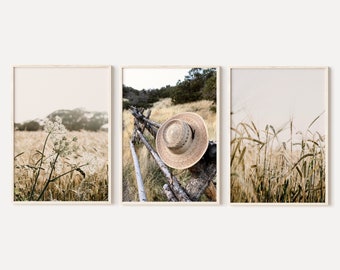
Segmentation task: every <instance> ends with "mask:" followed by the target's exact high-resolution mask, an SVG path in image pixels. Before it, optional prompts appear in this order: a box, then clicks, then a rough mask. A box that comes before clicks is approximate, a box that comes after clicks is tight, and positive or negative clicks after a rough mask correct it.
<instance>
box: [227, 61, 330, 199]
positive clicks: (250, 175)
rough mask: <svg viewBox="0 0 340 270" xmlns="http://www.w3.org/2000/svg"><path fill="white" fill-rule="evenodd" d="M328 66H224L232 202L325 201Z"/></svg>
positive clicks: (326, 190)
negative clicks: (225, 73) (226, 82)
mask: <svg viewBox="0 0 340 270" xmlns="http://www.w3.org/2000/svg"><path fill="white" fill-rule="evenodd" d="M328 73H329V71H328V67H284V66H267V67H266V66H265V67H244V66H242V67H229V96H230V99H229V100H230V108H231V109H230V112H231V113H230V128H231V131H230V144H229V147H230V148H229V149H230V183H229V201H230V203H232V204H247V205H253V204H256V205H257V204H264V205H268V204H275V205H301V204H304V205H311V204H313V205H327V204H328V197H329V191H328V186H329V184H328V176H329V170H328V142H329V136H328V129H329V127H328V121H329V118H328V92H329V89H328V80H329V78H328V76H329V75H328Z"/></svg>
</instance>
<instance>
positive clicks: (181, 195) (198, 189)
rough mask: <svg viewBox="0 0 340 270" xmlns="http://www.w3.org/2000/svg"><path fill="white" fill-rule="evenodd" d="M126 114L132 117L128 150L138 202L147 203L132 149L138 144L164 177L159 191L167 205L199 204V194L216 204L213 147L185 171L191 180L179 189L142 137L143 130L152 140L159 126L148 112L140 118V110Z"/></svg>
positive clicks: (166, 167) (211, 143)
mask: <svg viewBox="0 0 340 270" xmlns="http://www.w3.org/2000/svg"><path fill="white" fill-rule="evenodd" d="M130 112H131V114H132V115H133V117H134V130H133V133H132V137H131V140H130V150H131V154H132V157H133V163H134V167H135V174H136V181H137V187H138V195H139V200H140V201H147V194H146V192H145V189H144V184H143V178H142V174H141V170H140V166H139V161H138V156H137V151H136V147H135V146H136V145H137V144H140V143H142V144H144V146H145V147H146V148H147V150H148V151H149V152H150V154H151V156H152V157H153V158H154V160H155V161H156V163H157V165H158V167H159V169H160V171H161V172H162V173H163V175H164V178H165V184H164V185H163V191H164V193H165V195H166V197H167V199H168V201H171V202H177V201H184V202H190V201H199V200H200V199H201V197H202V195H203V194H205V196H206V197H207V198H208V200H211V201H216V186H215V184H214V182H213V180H214V179H215V177H216V143H215V142H212V141H210V142H209V146H208V149H207V151H206V153H205V154H204V156H203V158H202V159H201V160H200V161H199V162H198V163H196V164H195V165H194V166H192V167H191V168H189V169H188V170H189V171H190V173H191V178H190V180H189V182H188V183H187V184H186V186H185V187H183V186H182V184H181V182H180V181H179V180H178V179H177V178H176V177H175V176H174V175H173V174H172V173H171V169H170V168H168V166H167V165H166V164H165V163H164V162H163V161H162V159H161V158H160V157H159V155H158V153H157V152H156V151H155V149H153V147H152V145H151V144H150V142H149V141H148V140H147V139H146V137H145V136H144V132H145V131H146V130H147V131H148V132H149V133H150V134H151V135H152V137H153V138H154V139H155V138H156V134H157V131H158V129H159V127H160V126H161V125H160V124H159V123H157V122H155V121H152V120H150V115H151V110H147V111H146V113H145V115H144V109H138V108H136V107H130Z"/></svg>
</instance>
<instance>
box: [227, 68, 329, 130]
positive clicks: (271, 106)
mask: <svg viewBox="0 0 340 270" xmlns="http://www.w3.org/2000/svg"><path fill="white" fill-rule="evenodd" d="M231 72H232V77H231V82H232V84H231V108H232V112H233V114H232V116H231V119H232V123H233V126H235V124H237V123H239V122H249V121H250V120H252V121H254V123H255V124H256V125H257V126H258V127H259V128H260V129H262V130H263V129H264V128H265V126H266V124H269V125H273V126H274V128H276V130H277V129H279V128H280V127H281V126H283V125H284V124H285V123H286V122H288V121H289V119H290V118H291V117H293V124H294V127H295V130H298V131H303V132H305V131H306V130H307V128H308V125H309V124H310V123H311V122H312V121H313V120H314V119H315V118H316V117H317V116H318V115H319V114H321V113H322V112H323V111H325V110H326V90H325V88H326V86H325V83H326V76H325V70H324V69H321V68H320V69H232V71H231ZM325 118H326V115H325V114H323V116H322V117H320V118H319V120H318V121H316V122H315V124H313V129H312V130H314V131H319V132H320V133H321V134H325V123H326V122H325V121H326V119H325Z"/></svg>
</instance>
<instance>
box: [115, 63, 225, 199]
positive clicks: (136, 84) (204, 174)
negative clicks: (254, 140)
mask: <svg viewBox="0 0 340 270" xmlns="http://www.w3.org/2000/svg"><path fill="white" fill-rule="evenodd" d="M218 95H219V68H218V67H210V66H209V67H206V66H194V67H193V66H169V67H166V66H147V67H145V66H143V67H123V68H122V110H123V113H122V185H121V186H122V202H123V203H126V204H129V203H130V204H131V203H132V204H146V203H161V204H166V203H168V204H172V205H177V204H181V203H184V204H190V203H193V204H200V203H204V204H212V203H218V202H219V180H218V164H219V160H218V150H217V149H218V143H219V142H218V136H219V134H218V122H219V121H218V119H219V100H218Z"/></svg>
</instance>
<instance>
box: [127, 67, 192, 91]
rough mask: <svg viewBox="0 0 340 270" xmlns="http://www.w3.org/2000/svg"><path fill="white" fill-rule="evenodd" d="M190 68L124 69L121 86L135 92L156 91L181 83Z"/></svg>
mask: <svg viewBox="0 0 340 270" xmlns="http://www.w3.org/2000/svg"><path fill="white" fill-rule="evenodd" d="M190 69H191V68H124V69H123V84H124V85H125V86H130V87H133V88H135V89H137V90H142V89H145V90H147V89H156V88H161V87H163V86H166V85H172V86H173V85H176V83H177V81H178V80H181V81H183V80H184V77H185V76H186V75H188V72H189V70H190Z"/></svg>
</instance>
